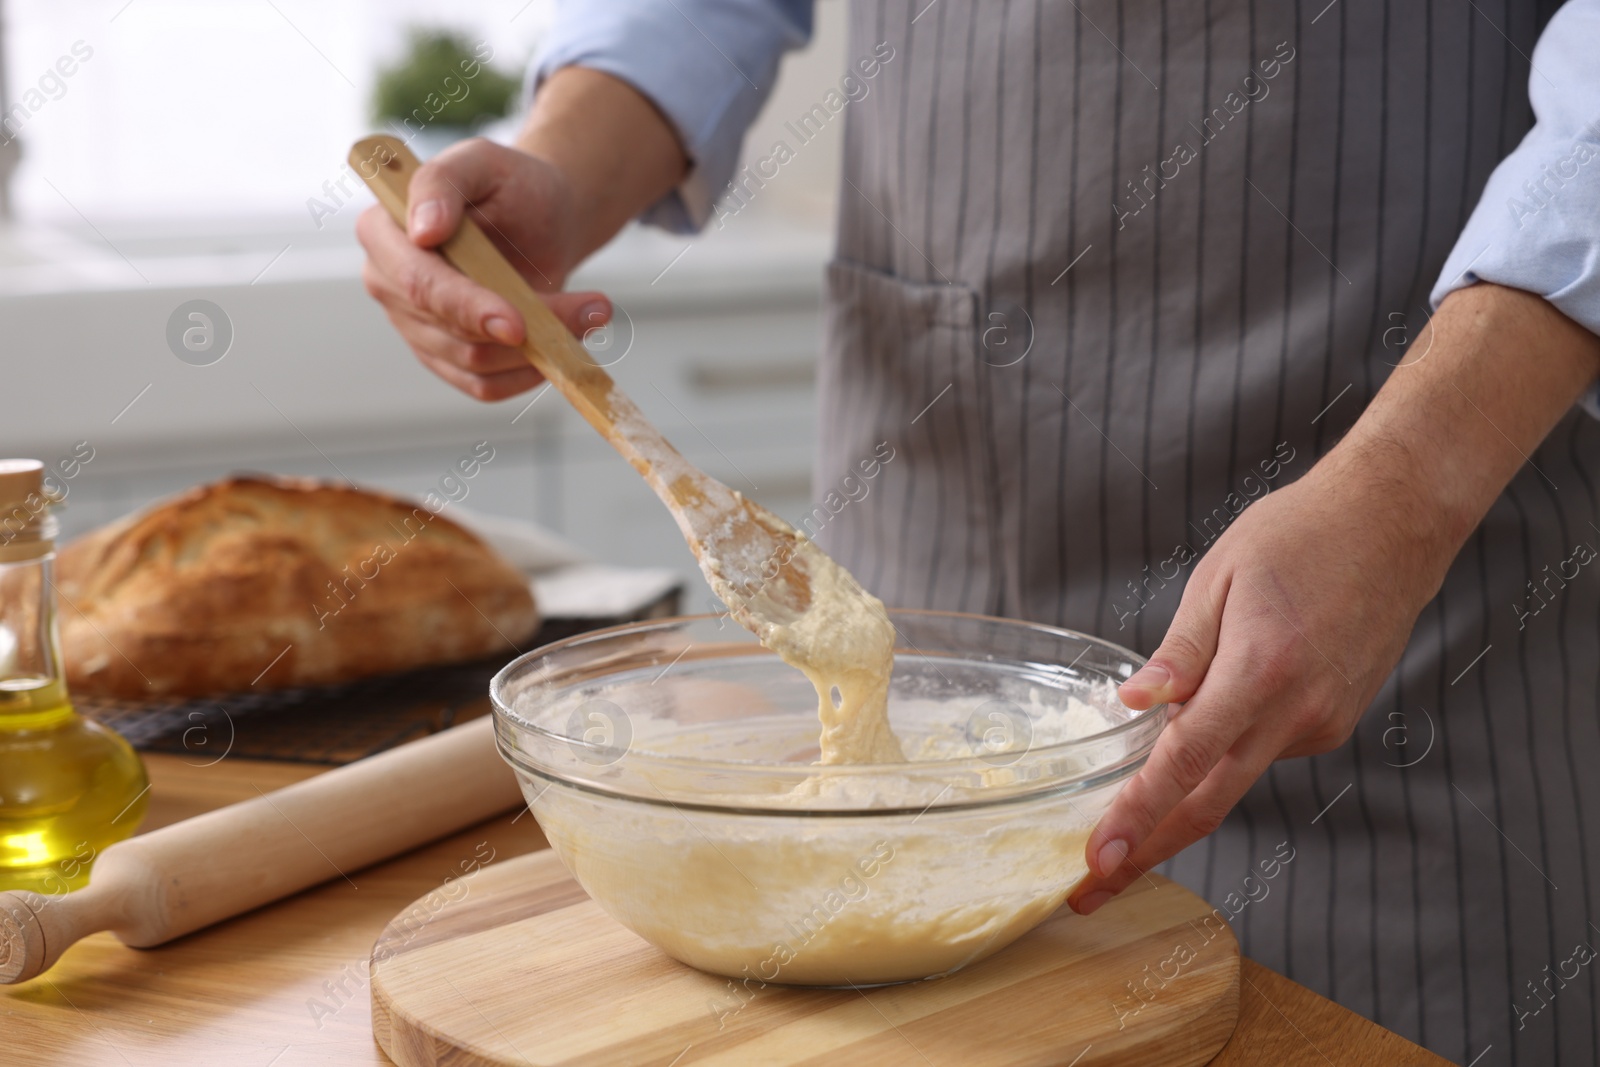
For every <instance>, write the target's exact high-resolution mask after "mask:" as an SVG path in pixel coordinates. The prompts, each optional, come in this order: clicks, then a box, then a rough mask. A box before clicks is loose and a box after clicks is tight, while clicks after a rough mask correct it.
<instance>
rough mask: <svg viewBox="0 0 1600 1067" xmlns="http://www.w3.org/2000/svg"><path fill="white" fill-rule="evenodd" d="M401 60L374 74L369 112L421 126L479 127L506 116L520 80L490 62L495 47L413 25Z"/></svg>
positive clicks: (379, 116) (382, 117)
mask: <svg viewBox="0 0 1600 1067" xmlns="http://www.w3.org/2000/svg"><path fill="white" fill-rule="evenodd" d="M410 40H411V43H410V47H409V48H408V50H407V52H406V55H405V58H403V59H402V60H401V61H400V62H399V63H397V64H395V65H394V66H392V67H385V68H384V69H383V70H381V71H380V72H379V73H378V83H377V86H376V88H375V89H374V91H373V99H372V109H373V114H374V116H375V117H376V118H379V119H393V120H395V121H398V122H407V121H410V122H413V123H418V124H421V125H432V124H437V125H441V126H468V127H470V126H478V125H481V124H483V123H485V122H488V121H490V120H491V119H497V118H500V117H501V116H503V115H505V114H506V112H508V111H509V110H510V109H511V104H512V101H513V100H515V99H516V96H517V91H518V89H519V87H520V82H519V81H518V80H517V79H516V78H514V77H512V76H510V75H508V74H502V73H501V72H500V71H498V70H495V69H494V68H493V67H491V66H489V65H488V62H487V60H488V59H489V58H490V57H492V55H493V50H492V49H490V48H489V46H488V45H487V44H479V45H478V46H477V47H476V48H474V47H473V45H472V43H471V42H470V41H468V40H467V39H466V38H465V37H462V36H459V35H457V34H454V33H449V32H446V31H443V30H429V29H422V28H413V29H412V30H411V31H410Z"/></svg>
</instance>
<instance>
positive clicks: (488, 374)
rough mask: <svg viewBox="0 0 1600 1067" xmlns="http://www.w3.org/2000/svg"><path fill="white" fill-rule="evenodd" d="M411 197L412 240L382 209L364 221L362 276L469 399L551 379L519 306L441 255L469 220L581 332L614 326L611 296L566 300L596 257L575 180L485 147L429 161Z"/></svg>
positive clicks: (415, 345) (469, 145)
mask: <svg viewBox="0 0 1600 1067" xmlns="http://www.w3.org/2000/svg"><path fill="white" fill-rule="evenodd" d="M409 199H410V205H411V209H410V217H409V219H408V220H407V228H406V230H404V231H402V230H401V229H400V227H399V226H397V225H395V223H394V220H392V219H391V218H390V217H389V213H388V212H387V211H385V210H384V209H383V208H382V207H381V206H376V205H375V206H373V207H370V208H368V209H367V210H366V211H365V212H363V213H362V215H361V217H360V219H359V220H357V223H356V235H357V236H358V237H359V238H360V239H361V243H362V245H363V246H365V248H366V250H367V262H366V266H365V268H364V269H363V271H362V278H363V280H364V281H365V282H366V286H367V292H369V293H371V294H372V295H373V297H375V298H376V299H377V300H378V302H379V303H381V304H382V305H383V308H384V311H385V312H387V313H388V315H389V321H390V322H392V323H394V326H395V329H397V330H399V331H400V336H401V337H403V338H405V340H406V343H407V344H409V345H410V346H411V350H412V351H413V352H415V353H416V354H417V358H418V359H420V360H421V361H422V363H423V365H424V366H425V367H427V368H428V369H429V370H431V371H433V372H434V373H435V374H437V375H438V376H439V377H441V378H443V379H444V380H445V381H447V382H449V383H450V384H451V385H453V386H455V387H456V388H457V389H460V390H461V391H462V392H464V393H467V394H468V395H470V396H474V397H477V398H478V399H479V400H501V399H504V398H505V397H508V396H513V395H515V394H517V393H521V392H524V391H526V390H528V389H531V388H533V387H534V386H535V385H538V384H539V383H540V382H541V381H543V377H542V376H541V375H540V374H539V372H538V371H536V370H534V369H533V366H532V365H531V364H530V363H529V362H528V358H527V356H525V355H524V354H523V352H522V349H521V348H520V347H518V346H519V345H520V344H521V342H522V339H523V322H522V317H521V316H520V315H519V314H518V313H517V311H516V309H515V308H513V307H512V306H511V304H510V303H509V302H508V301H507V300H505V299H504V298H503V297H501V296H498V295H496V294H495V293H492V292H490V291H489V290H487V289H485V288H483V287H482V286H480V285H478V284H477V283H476V282H474V281H472V280H471V279H469V278H467V277H466V275H464V274H462V273H461V272H459V271H457V270H456V269H455V268H454V267H452V266H451V265H450V264H449V263H446V262H445V261H444V259H443V258H442V257H441V256H440V255H439V254H438V253H436V252H434V251H433V249H434V248H435V247H436V246H438V245H439V244H442V243H443V242H444V240H445V239H446V238H448V237H449V236H450V235H451V234H453V233H455V231H456V229H457V228H458V227H459V226H460V225H461V219H462V215H463V213H468V212H470V215H471V217H472V220H473V221H474V222H476V223H477V224H478V226H479V228H481V229H482V230H483V231H484V233H486V234H488V236H489V239H490V240H491V241H493V242H494V243H495V245H496V246H497V247H498V248H499V249H500V252H501V254H502V255H504V256H505V257H506V259H507V261H508V262H510V263H511V265H512V266H514V267H516V268H517V270H518V271H520V272H521V273H522V276H523V277H524V278H526V279H527V280H528V283H529V284H530V285H532V286H533V288H534V289H536V290H538V291H539V292H540V293H542V294H544V299H545V303H547V304H548V305H549V306H550V309H551V310H552V311H554V312H555V314H556V317H557V318H558V319H560V320H561V321H562V322H563V323H565V324H566V326H567V328H568V329H569V330H571V331H572V332H573V334H574V335H576V336H578V337H582V336H583V335H584V334H585V332H586V331H588V330H592V329H596V328H598V327H600V326H603V325H605V324H606V323H607V322H609V321H610V320H611V304H610V302H609V301H608V300H607V299H606V298H605V297H604V296H603V295H602V294H600V293H593V292H588V293H563V292H559V290H560V288H561V285H562V283H563V282H564V281H565V280H566V276H567V272H568V271H569V270H571V269H572V266H573V265H574V264H575V263H576V262H577V260H578V258H579V257H580V256H581V255H582V254H583V252H585V251H587V249H580V247H579V246H580V240H581V238H580V235H579V233H578V230H577V227H576V225H575V222H574V220H575V217H576V216H575V212H574V204H573V196H572V191H571V188H570V186H569V184H568V182H567V179H566V177H565V176H564V175H563V174H562V173H561V171H560V170H558V169H557V168H556V167H555V166H553V165H551V164H550V163H548V162H546V161H545V160H543V159H540V158H538V157H536V156H533V155H530V154H529V153H527V152H523V151H519V150H518V149H515V148H507V147H505V146H503V145H498V144H494V143H493V142H490V141H485V140H482V139H481V138H475V139H473V140H470V141H465V142H463V143H461V144H458V145H455V146H453V147H452V148H449V149H447V150H446V151H444V152H442V153H440V154H439V156H438V157H437V158H435V159H433V160H430V161H429V162H428V163H426V164H424V165H423V166H422V167H421V168H420V169H419V170H418V171H417V173H416V174H415V175H414V176H413V177H412V179H411V194H410V198H409ZM468 205H470V207H469V206H468Z"/></svg>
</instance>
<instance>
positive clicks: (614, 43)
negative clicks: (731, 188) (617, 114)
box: [533, 0, 812, 233]
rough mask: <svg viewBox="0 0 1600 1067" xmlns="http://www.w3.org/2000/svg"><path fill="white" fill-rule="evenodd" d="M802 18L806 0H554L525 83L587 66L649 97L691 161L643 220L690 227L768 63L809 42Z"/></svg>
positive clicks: (736, 143)
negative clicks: (553, 17) (685, 174)
mask: <svg viewBox="0 0 1600 1067" xmlns="http://www.w3.org/2000/svg"><path fill="white" fill-rule="evenodd" d="M811 18H812V0H604V2H603V3H596V2H595V0H559V3H558V4H557V8H556V20H555V25H554V27H553V28H552V29H551V31H550V35H549V36H548V37H547V38H546V39H545V41H544V42H543V45H542V47H541V48H540V50H539V53H538V55H537V56H536V57H535V58H534V63H533V77H534V82H535V84H537V83H538V82H539V81H542V80H543V79H544V77H545V76H546V75H548V74H549V73H551V72H552V71H554V70H558V69H559V68H561V67H566V66H574V65H576V66H580V67H589V68H592V69H594V70H599V71H604V72H605V73H607V74H610V75H611V76H612V77H615V78H620V79H621V80H623V81H625V82H627V83H628V84H629V85H632V86H633V87H634V88H635V89H637V90H639V92H641V93H643V94H644V95H645V96H646V97H648V98H649V99H650V100H651V101H653V102H654V103H655V105H656V107H658V108H660V109H661V113H662V114H663V115H665V116H666V117H667V119H668V120H669V121H670V122H671V123H672V124H673V126H675V127H676V128H677V131H678V138H679V140H680V141H682V143H683V147H684V149H685V150H686V151H687V152H688V154H689V159H690V160H691V162H692V164H693V166H692V168H691V169H690V171H689V175H688V177H687V178H685V179H684V181H683V184H682V185H680V186H679V187H678V188H677V189H676V190H675V191H674V192H673V193H672V194H671V195H669V196H667V197H666V198H665V199H664V200H662V201H661V202H660V203H657V204H655V205H653V206H652V207H651V208H650V209H649V210H648V211H646V212H645V214H644V215H643V221H645V222H648V223H651V224H653V225H656V226H661V227H663V228H665V229H668V230H671V231H673V232H675V233H692V232H694V231H696V230H699V229H700V227H702V226H704V225H705V222H706V220H707V219H708V218H710V216H711V208H712V205H713V204H715V203H716V201H717V198H718V197H719V196H721V195H722V193H723V192H724V191H725V190H726V188H727V186H728V182H729V181H730V180H731V179H732V177H733V168H734V167H735V166H736V165H737V164H738V162H739V148H740V145H741V144H742V143H743V142H744V133H745V130H746V128H748V127H749V125H750V123H752V122H754V121H755V117H756V114H757V113H758V112H759V111H760V110H761V105H762V104H763V103H765V102H766V99H767V96H768V95H769V94H770V93H771V92H772V83H773V81H774V80H775V79H776V77H777V74H778V60H779V59H781V58H782V57H783V53H784V52H786V51H788V50H789V49H791V48H799V47H800V46H801V45H803V44H805V43H806V42H807V41H809V40H810V39H811V25H812V22H811Z"/></svg>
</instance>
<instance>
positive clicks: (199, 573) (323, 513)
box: [56, 475, 539, 699]
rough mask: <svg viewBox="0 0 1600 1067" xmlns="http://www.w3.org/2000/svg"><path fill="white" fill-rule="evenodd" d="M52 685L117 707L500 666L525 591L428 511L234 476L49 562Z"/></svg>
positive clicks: (378, 497)
mask: <svg viewBox="0 0 1600 1067" xmlns="http://www.w3.org/2000/svg"><path fill="white" fill-rule="evenodd" d="M56 585H57V589H58V591H59V593H60V604H59V608H60V610H59V617H60V624H61V646H62V657H63V659H64V661H65V666H66V672H67V683H68V686H69V687H70V688H71V689H72V690H73V691H75V692H77V693H81V694H84V695H90V696H99V697H115V698H123V699H152V698H172V697H180V698H185V697H199V696H209V695H214V694H222V693H229V692H243V691H252V692H259V691H262V690H267V689H283V688H288V687H294V686H304V685H326V684H332V683H336V682H346V681H352V680H355V679H358V678H364V677H368V676H370V675H375V674H386V673H390V672H394V671H402V670H408V669H411V668H415V667H422V666H427V665H430V664H437V663H447V662H454V661H459V660H466V659H473V658H477V657H480V656H486V655H489V654H491V653H494V652H511V651H513V650H514V649H515V648H516V647H517V646H519V645H524V644H525V642H526V641H527V640H528V638H529V637H531V636H532V634H533V632H534V631H535V630H536V629H537V627H538V623H539V619H538V613H537V611H536V609H535V606H534V603H533V596H532V594H531V592H530V591H529V588H528V580H527V578H526V576H525V575H523V574H522V573H521V572H520V571H518V570H516V569H515V568H514V567H512V566H511V565H510V564H509V563H507V562H506V561H505V560H503V559H501V558H500V557H499V556H498V555H497V554H496V553H495V552H494V551H493V550H492V549H491V548H489V546H488V545H486V544H484V542H483V541H481V540H480V539H479V538H478V537H476V536H475V535H473V534H471V533H469V532H468V531H466V530H465V529H463V528H461V527H460V526H458V525H456V524H455V523H453V522H451V521H450V520H449V519H446V518H444V517H443V516H442V515H438V514H435V513H433V512H431V511H430V510H429V509H427V508H426V507H423V506H422V505H419V504H413V503H411V502H409V501H404V500H400V499H398V498H395V497H391V496H387V495H384V494H381V493H375V492H371V491H369V490H362V489H355V488H352V487H349V486H346V485H341V484H335V483H328V482H320V481H314V480H310V479H301V478H283V477H273V476H255V475H249V476H236V477H232V478H228V479H226V480H224V481H221V482H217V483H214V484H211V485H202V486H198V487H196V488H194V489H191V490H189V491H188V492H186V493H183V494H181V495H179V496H177V497H174V498H172V499H171V500H167V501H164V502H162V503H160V504H157V505H155V506H154V507H151V508H149V509H146V510H144V511H142V512H138V513H136V514H134V515H130V516H128V517H126V518H124V519H121V520H119V521H117V522H114V523H111V524H110V525H108V526H104V527H102V528H100V529H98V530H96V531H94V532H92V533H90V534H88V535H86V536H84V537H82V538H79V539H78V540H76V541H73V542H72V543H71V544H68V545H66V546H65V547H63V548H62V549H61V551H60V553H59V554H58V557H57V578H56Z"/></svg>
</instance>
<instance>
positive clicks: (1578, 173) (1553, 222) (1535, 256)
mask: <svg viewBox="0 0 1600 1067" xmlns="http://www.w3.org/2000/svg"><path fill="white" fill-rule="evenodd" d="M1597 51H1600V0H1568V2H1567V3H1566V4H1565V5H1564V6H1562V8H1561V9H1560V10H1559V11H1557V12H1556V14H1555V15H1554V16H1553V17H1552V18H1551V20H1550V23H1549V25H1548V26H1546V27H1545V31H1544V33H1543V34H1542V35H1541V36H1540V38H1539V43H1538V45H1537V46H1536V47H1535V48H1534V50H1533V56H1532V62H1533V70H1532V72H1531V73H1530V75H1529V79H1528V95H1529V98H1530V100H1531V101H1532V104H1533V114H1534V120H1535V121H1534V126H1533V129H1531V130H1529V131H1528V135H1527V136H1526V137H1524V138H1523V139H1522V143H1521V144H1519V145H1518V146H1517V148H1516V150H1515V151H1513V152H1512V153H1511V154H1510V155H1509V156H1507V157H1506V158H1505V159H1504V160H1502V161H1501V163H1500V165H1499V166H1498V167H1496V168H1495V171H1494V173H1493V174H1492V175H1491V176H1490V178H1489V184H1488V185H1487V186H1485V187H1484V191H1483V197H1482V199H1480V200H1479V201H1478V206H1477V208H1476V209H1475V210H1474V211H1473V213H1472V218H1471V219H1469V220H1468V222H1467V226H1466V228H1465V229H1464V230H1463V231H1462V233H1461V237H1460V239H1459V240H1458V241H1457V242H1456V246H1455V249H1454V250H1453V251H1452V252H1451V253H1450V258H1449V259H1447V260H1446V261H1445V265H1444V270H1443V271H1442V272H1441V273H1440V275H1439V280H1438V282H1437V283H1436V284H1435V285H1434V287H1433V293H1432V294H1431V300H1432V303H1433V306H1434V307H1435V308H1437V307H1438V306H1439V303H1440V302H1441V301H1442V300H1444V298H1445V297H1446V296H1448V295H1450V294H1451V293H1452V292H1454V291H1455V290H1457V289H1461V288H1464V287H1466V286H1468V285H1473V284H1475V283H1477V282H1480V281H1484V282H1494V283H1496V284H1498V285H1505V286H1510V287H1512V288H1515V289H1524V290H1526V291H1528V292H1530V293H1536V294H1538V295H1539V296H1542V297H1544V298H1545V299H1546V300H1548V301H1549V302H1550V303H1552V304H1554V305H1555V306H1556V307H1557V308H1559V309H1560V310H1561V312H1562V313H1563V314H1565V315H1566V316H1567V317H1568V318H1570V319H1572V320H1573V321H1575V322H1577V323H1579V324H1580V325H1582V326H1584V327H1585V328H1587V329H1588V330H1590V331H1592V332H1594V333H1596V334H1600V59H1597V58H1596V52H1597ZM1583 406H1584V407H1585V408H1587V409H1588V411H1589V412H1590V413H1591V414H1593V415H1595V416H1596V417H1600V388H1591V389H1590V391H1589V393H1588V394H1587V395H1586V397H1585V398H1584V401H1583Z"/></svg>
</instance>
